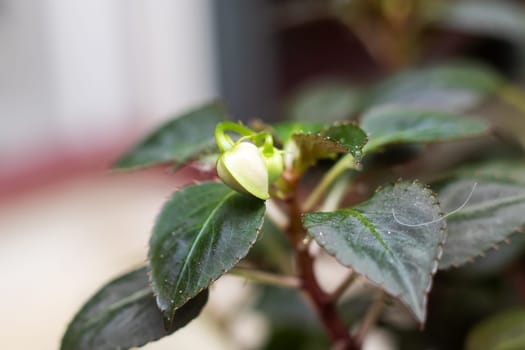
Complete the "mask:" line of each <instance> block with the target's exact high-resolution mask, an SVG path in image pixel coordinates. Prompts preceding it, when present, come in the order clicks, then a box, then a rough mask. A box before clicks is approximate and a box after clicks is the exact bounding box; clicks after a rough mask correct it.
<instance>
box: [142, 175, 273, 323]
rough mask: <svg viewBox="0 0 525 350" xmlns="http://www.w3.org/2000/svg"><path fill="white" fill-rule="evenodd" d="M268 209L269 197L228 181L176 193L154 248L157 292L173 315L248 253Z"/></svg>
mask: <svg viewBox="0 0 525 350" xmlns="http://www.w3.org/2000/svg"><path fill="white" fill-rule="evenodd" d="M264 212H265V205H264V201H262V200H259V199H257V198H255V197H252V196H248V195H243V194H239V193H237V192H235V191H233V190H231V189H230V188H228V187H226V185H224V184H222V183H216V182H205V183H201V184H198V185H193V186H188V187H186V188H184V189H182V190H180V191H178V192H176V193H174V194H173V195H172V197H171V198H170V199H169V200H168V201H167V202H166V204H165V205H164V207H163V208H162V211H161V213H160V215H159V216H158V218H157V221H156V223H155V227H154V228H153V234H152V236H151V239H150V250H149V258H150V265H149V268H150V270H151V282H152V285H153V290H154V291H155V293H156V294H157V303H158V305H159V307H160V308H161V310H163V311H165V315H166V317H167V318H171V317H172V316H173V313H174V311H175V310H176V309H178V308H179V307H181V306H182V305H184V304H185V303H186V301H187V300H188V299H190V298H193V297H194V296H195V295H197V294H198V293H199V292H200V291H201V290H203V289H205V288H207V287H208V286H209V285H210V284H211V283H212V282H213V281H215V280H216V279H217V278H219V277H220V276H221V275H223V274H224V273H226V272H227V271H228V270H230V269H231V268H232V267H233V266H235V265H236V264H237V262H238V261H239V260H240V259H241V258H243V257H244V256H245V255H246V254H247V253H248V251H249V250H250V248H251V246H252V245H253V244H254V243H255V241H256V239H257V235H258V231H259V229H260V227H261V226H262V223H263V216H264Z"/></svg>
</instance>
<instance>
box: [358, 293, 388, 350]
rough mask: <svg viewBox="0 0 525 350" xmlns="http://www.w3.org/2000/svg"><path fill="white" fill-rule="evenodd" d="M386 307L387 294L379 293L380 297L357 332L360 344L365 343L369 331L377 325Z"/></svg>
mask: <svg viewBox="0 0 525 350" xmlns="http://www.w3.org/2000/svg"><path fill="white" fill-rule="evenodd" d="M384 306H385V294H384V293H383V291H380V292H379V295H378V297H377V298H376V300H375V301H374V303H373V304H372V306H370V309H368V312H367V314H366V316H365V318H364V320H363V323H362V324H361V326H360V327H359V330H358V331H357V334H356V338H357V341H358V342H359V344H362V343H363V340H365V337H366V335H367V334H368V331H369V330H370V328H371V327H372V326H373V325H374V324H375V323H376V321H377V319H378V318H379V316H380V315H381V311H383V307H384Z"/></svg>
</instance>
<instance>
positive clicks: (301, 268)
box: [287, 177, 359, 350]
mask: <svg viewBox="0 0 525 350" xmlns="http://www.w3.org/2000/svg"><path fill="white" fill-rule="evenodd" d="M290 178H294V177H290ZM292 181H293V182H291V183H290V189H292V191H291V192H290V196H289V199H288V205H289V216H290V225H289V226H288V230H287V233H288V237H289V239H290V241H291V243H292V246H293V247H294V250H295V259H296V264H297V269H298V275H299V279H300V281H301V289H302V291H303V292H304V294H305V295H306V296H307V298H308V300H309V301H310V302H311V305H312V306H313V308H314V309H315V311H316V313H317V315H318V316H319V319H320V320H321V322H322V324H323V325H324V327H325V329H326V331H327V332H328V334H329V335H330V338H331V340H332V343H333V345H334V346H335V347H337V349H341V350H357V349H359V346H358V345H357V342H356V341H355V339H354V338H352V336H351V335H350V332H349V331H348V329H347V327H346V325H345V324H344V323H343V321H342V320H341V318H340V317H339V315H338V313H337V308H336V304H335V303H334V302H333V300H332V299H331V298H330V295H329V294H327V293H326V292H325V291H323V290H322V289H321V287H320V286H319V284H318V283H317V279H316V276H315V272H314V260H313V258H312V257H311V256H310V254H309V253H308V249H302V248H300V247H301V246H302V241H303V237H304V236H305V230H304V227H303V224H302V221H301V209H300V206H299V203H298V201H297V196H296V195H295V190H296V187H297V182H298V181H297V179H295V180H292Z"/></svg>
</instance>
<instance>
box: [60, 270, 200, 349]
mask: <svg viewBox="0 0 525 350" xmlns="http://www.w3.org/2000/svg"><path fill="white" fill-rule="evenodd" d="M207 300H208V291H207V290H204V291H203V292H201V293H200V294H198V295H197V296H196V297H195V298H193V299H191V300H189V301H188V302H187V303H186V304H184V306H182V307H181V308H180V309H179V310H177V312H176V313H175V315H174V317H173V322H172V323H171V324H169V325H165V324H164V323H163V317H162V313H161V311H160V310H159V309H158V308H157V305H156V303H155V297H154V296H153V291H152V290H151V288H150V286H149V282H148V276H147V274H146V268H141V269H138V270H135V271H133V272H130V273H128V274H125V275H123V276H121V277H119V278H117V279H115V280H113V281H112V282H110V283H108V284H107V285H105V286H104V287H102V289H100V290H99V291H98V292H97V293H96V294H95V295H94V296H93V297H92V298H91V299H90V300H89V301H88V302H87V303H86V304H85V305H84V306H83V307H82V309H81V310H80V311H79V312H78V314H77V315H76V316H75V318H74V319H73V321H72V322H71V323H70V324H69V326H68V329H67V331H66V334H65V335H64V338H63V339H62V346H61V349H62V350H92V349H97V350H114V349H129V348H134V347H138V346H142V345H144V344H146V343H149V342H151V341H154V340H157V339H160V338H162V337H164V336H166V335H169V334H171V333H173V332H174V331H176V330H177V329H179V328H182V327H184V326H185V325H186V324H188V323H189V322H190V321H191V320H193V319H194V318H196V317H197V316H198V315H199V314H200V312H201V310H202V308H203V307H204V305H206V302H207ZM165 326H167V328H165Z"/></svg>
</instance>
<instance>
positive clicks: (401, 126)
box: [361, 106, 488, 153]
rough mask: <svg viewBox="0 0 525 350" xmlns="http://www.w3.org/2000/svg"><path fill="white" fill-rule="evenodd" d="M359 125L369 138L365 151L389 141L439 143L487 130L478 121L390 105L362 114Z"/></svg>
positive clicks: (378, 147)
mask: <svg viewBox="0 0 525 350" xmlns="http://www.w3.org/2000/svg"><path fill="white" fill-rule="evenodd" d="M361 127H362V128H363V130H365V131H366V133H367V134H368V138H369V141H368V143H367V144H366V145H365V146H364V149H363V151H364V152H365V153H366V152H373V151H376V150H378V149H380V148H381V147H383V146H386V145H388V144H400V143H430V142H440V141H448V140H454V139H462V138H468V137H474V136H480V135H483V134H484V133H487V132H488V125H487V124H486V123H485V122H483V121H481V120H477V119H473V118H467V117H462V116H459V115H454V114H448V113H443V112H435V111H427V110H419V109H407V108H403V107H393V106H391V107H385V108H378V109H372V110H370V111H369V112H367V113H366V114H365V115H364V116H363V119H362V121H361Z"/></svg>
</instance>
